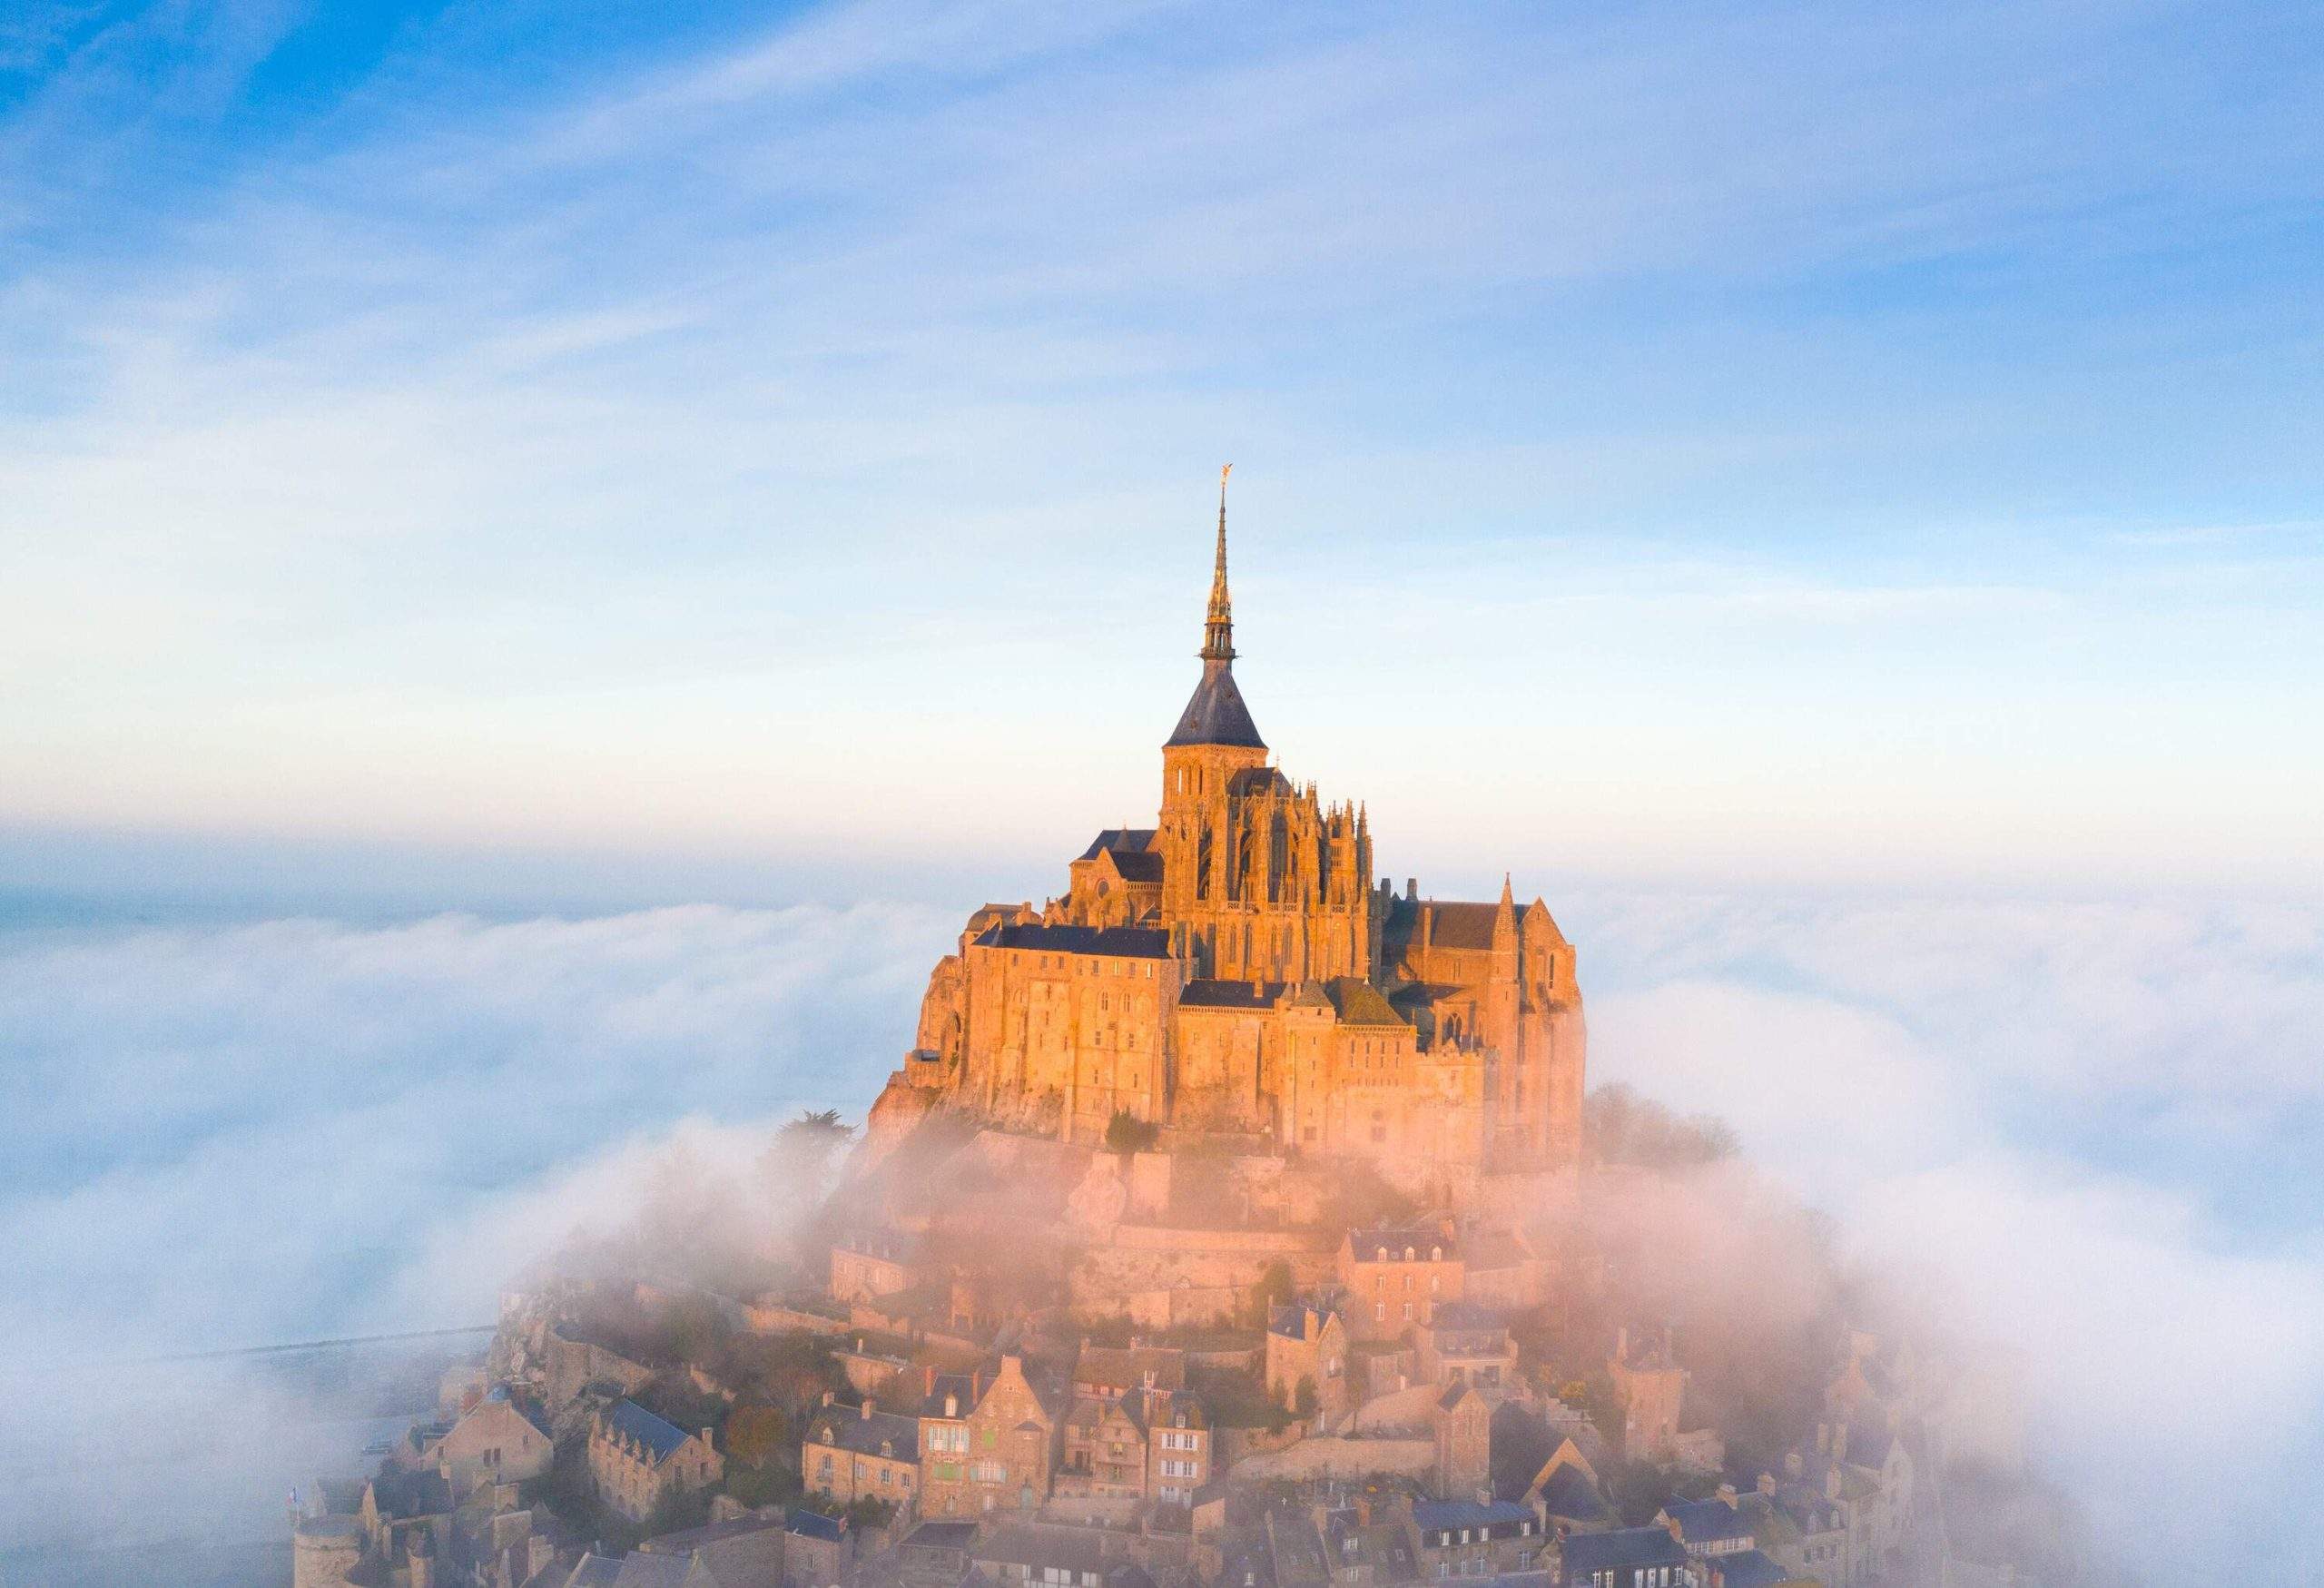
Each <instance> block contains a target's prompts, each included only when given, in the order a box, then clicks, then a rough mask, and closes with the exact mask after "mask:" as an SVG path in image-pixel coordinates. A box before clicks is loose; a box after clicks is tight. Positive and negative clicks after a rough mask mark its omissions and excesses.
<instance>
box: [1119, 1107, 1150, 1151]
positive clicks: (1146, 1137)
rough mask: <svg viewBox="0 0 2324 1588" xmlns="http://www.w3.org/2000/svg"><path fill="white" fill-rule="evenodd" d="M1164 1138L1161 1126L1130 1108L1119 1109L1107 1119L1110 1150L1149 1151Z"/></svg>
mask: <svg viewBox="0 0 2324 1588" xmlns="http://www.w3.org/2000/svg"><path fill="white" fill-rule="evenodd" d="M1160 1139H1162V1129H1161V1127H1160V1126H1158V1125H1156V1124H1154V1123H1152V1122H1151V1121H1149V1120H1146V1119H1139V1118H1138V1117H1137V1115H1135V1114H1133V1113H1131V1112H1130V1111H1129V1110H1128V1109H1117V1110H1114V1117H1113V1118H1112V1119H1108V1120H1107V1121H1106V1150H1107V1151H1108V1152H1119V1153H1124V1154H1128V1153H1132V1152H1147V1151H1150V1150H1151V1149H1153V1146H1154V1144H1155V1143H1156V1142H1157V1141H1159V1140H1160Z"/></svg>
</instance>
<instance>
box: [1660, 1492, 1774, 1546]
mask: <svg viewBox="0 0 2324 1588" xmlns="http://www.w3.org/2000/svg"><path fill="white" fill-rule="evenodd" d="M1654 1519H1655V1521H1657V1522H1659V1523H1660V1524H1662V1525H1663V1526H1665V1527H1668V1528H1669V1530H1670V1534H1671V1536H1672V1537H1674V1538H1676V1539H1677V1540H1678V1541H1679V1543H1680V1544H1684V1545H1686V1546H1687V1553H1689V1554H1690V1555H1692V1556H1694V1557H1695V1558H1696V1559H1697V1560H1709V1559H1715V1558H1717V1557H1718V1556H1721V1555H1739V1554H1742V1553H1745V1552H1746V1551H1748V1550H1754V1549H1757V1548H1758V1543H1759V1540H1758V1532H1757V1531H1756V1529H1755V1528H1754V1527H1753V1526H1752V1522H1751V1518H1750V1517H1749V1516H1748V1515H1747V1514H1744V1512H1742V1511H1741V1510H1740V1509H1738V1507H1737V1505H1736V1504H1735V1491H1734V1490H1733V1489H1731V1488H1728V1489H1725V1490H1724V1491H1723V1492H1722V1493H1721V1494H1719V1496H1718V1498H1716V1499H1709V1500H1672V1501H1670V1502H1669V1503H1668V1504H1665V1505H1664V1506H1663V1507H1662V1509H1661V1510H1660V1511H1659V1512H1657V1513H1656V1514H1655V1517H1654Z"/></svg>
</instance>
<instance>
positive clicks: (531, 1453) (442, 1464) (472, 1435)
mask: <svg viewBox="0 0 2324 1588" xmlns="http://www.w3.org/2000/svg"><path fill="white" fill-rule="evenodd" d="M555 1459H556V1441H555V1440H553V1439H551V1438H550V1437H549V1434H548V1430H547V1428H546V1427H545V1426H543V1425H542V1423H541V1422H540V1421H539V1419H538V1418H537V1415H536V1414H534V1413H532V1412H530V1411H527V1410H526V1409H525V1408H523V1407H520V1406H517V1404H516V1403H515V1402H514V1401H513V1400H511V1399H510V1398H509V1395H508V1391H507V1388H506V1387H505V1386H498V1387H495V1388H494V1389H492V1390H491V1391H489V1392H488V1393H487V1395H486V1396H485V1397H484V1398H483V1399H482V1400H479V1401H478V1402H477V1403H476V1405H475V1406H471V1407H470V1408H469V1409H468V1411H467V1412H466V1413H464V1414H463V1415H461V1417H460V1420H459V1421H458V1422H457V1423H455V1424H453V1425H452V1426H451V1427H450V1429H449V1430H448V1431H447V1432H446V1434H445V1435H444V1437H443V1439H442V1441H441V1442H440V1443H438V1445H437V1446H436V1467H437V1470H438V1472H440V1473H442V1474H443V1475H444V1481H445V1482H446V1483H448V1484H450V1485H451V1492H452V1493H453V1494H455V1495H458V1496H461V1497H463V1498H464V1497H466V1496H467V1495H468V1494H469V1493H470V1492H471V1491H473V1490H475V1489H476V1488H478V1486H479V1485H481V1484H519V1483H524V1482H526V1481H527V1479H531V1478H537V1477H543V1476H546V1475H547V1473H548V1469H549V1464H550V1463H551V1462H552V1461H553V1460H555Z"/></svg>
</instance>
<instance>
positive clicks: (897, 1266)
mask: <svg viewBox="0 0 2324 1588" xmlns="http://www.w3.org/2000/svg"><path fill="white" fill-rule="evenodd" d="M919 1281H920V1276H919V1274H918V1273H917V1272H916V1271H915V1269H914V1267H913V1265H912V1249H911V1243H910V1242H909V1241H908V1240H907V1239H906V1238H904V1237H902V1236H901V1235H897V1234H895V1233H893V1232H892V1231H889V1230H884V1229H866V1230H856V1231H852V1232H850V1233H849V1234H847V1235H845V1236H842V1238H840V1239H839V1240H838V1241H836V1242H834V1243H833V1244H832V1258H831V1297H832V1300H833V1301H837V1302H841V1303H850V1302H857V1301H867V1302H868V1301H876V1300H878V1299H879V1298H880V1297H882V1296H893V1295H895V1294H897V1293H898V1292H900V1291H904V1290H909V1289H911V1287H913V1286H914V1285H916V1284H918V1283H919Z"/></svg>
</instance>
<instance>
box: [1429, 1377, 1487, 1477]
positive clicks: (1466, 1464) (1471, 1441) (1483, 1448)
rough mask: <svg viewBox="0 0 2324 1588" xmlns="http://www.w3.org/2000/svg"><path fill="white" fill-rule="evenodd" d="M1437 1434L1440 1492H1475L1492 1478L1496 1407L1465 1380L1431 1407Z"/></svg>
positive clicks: (1448, 1389)
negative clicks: (1493, 1423)
mask: <svg viewBox="0 0 2324 1588" xmlns="http://www.w3.org/2000/svg"><path fill="white" fill-rule="evenodd" d="M1429 1420H1430V1422H1431V1424H1432V1425H1433V1430H1434V1433H1435V1436H1436V1469H1435V1470H1436V1484H1435V1487H1436V1493H1437V1494H1440V1495H1442V1496H1443V1497H1445V1498H1447V1499H1457V1498H1461V1497H1462V1496H1465V1495H1470V1494H1476V1493H1478V1492H1480V1491H1481V1490H1482V1489H1483V1488H1484V1487H1485V1486H1486V1485H1487V1484H1490V1483H1492V1406H1491V1405H1489V1404H1488V1403H1487V1402H1486V1400H1485V1397H1484V1396H1482V1395H1479V1394H1478V1393H1477V1392H1476V1390H1475V1389H1474V1388H1473V1387H1472V1386H1469V1385H1465V1384H1455V1385H1452V1386H1448V1387H1447V1388H1446V1389H1445V1391H1444V1393H1443V1395H1440V1396H1437V1397H1436V1400H1435V1402H1434V1404H1433V1406H1432V1407H1431V1409H1430V1419H1429Z"/></svg>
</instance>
